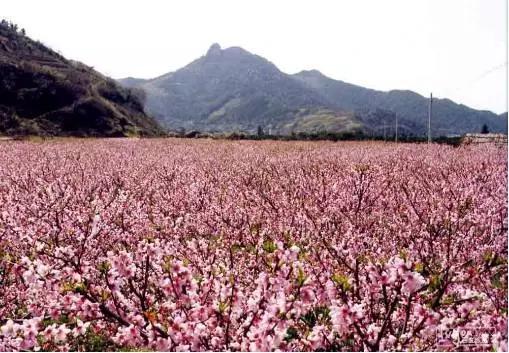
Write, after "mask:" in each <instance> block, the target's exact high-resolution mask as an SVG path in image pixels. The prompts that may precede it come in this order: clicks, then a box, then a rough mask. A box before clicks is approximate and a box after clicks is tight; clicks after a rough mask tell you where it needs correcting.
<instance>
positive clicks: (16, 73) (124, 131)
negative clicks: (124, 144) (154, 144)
mask: <svg viewBox="0 0 509 353" xmlns="http://www.w3.org/2000/svg"><path fill="white" fill-rule="evenodd" d="M143 95H144V94H143V92H141V91H139V90H133V89H128V88H124V87H122V86H121V85H119V84H118V83H117V82H116V81H114V80H112V79H110V78H107V77H105V76H103V75H101V74H100V73H98V72H97V71H94V70H93V69H92V68H90V67H87V66H85V65H84V64H81V63H79V62H75V61H71V60H67V59H66V58H64V57H63V56H62V55H60V54H58V53H56V52H54V51H53V50H51V49H49V48H47V47H46V46H44V45H43V44H41V43H39V42H36V41H33V40H31V39H30V38H28V37H27V36H26V35H25V31H24V30H21V31H18V28H17V26H16V25H13V24H10V23H8V22H6V21H5V20H3V21H1V22H0V135H1V134H6V135H45V136H133V135H136V136H139V135H141V136H153V135H159V134H161V133H162V129H161V128H160V127H159V125H158V123H157V122H156V121H155V120H154V119H152V118H150V117H148V116H147V115H146V114H145V112H144V107H143Z"/></svg>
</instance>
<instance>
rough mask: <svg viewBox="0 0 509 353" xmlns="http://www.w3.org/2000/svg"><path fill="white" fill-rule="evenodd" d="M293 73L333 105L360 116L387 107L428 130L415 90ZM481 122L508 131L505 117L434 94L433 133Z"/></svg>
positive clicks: (424, 106) (424, 101) (476, 127)
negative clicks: (380, 87)
mask: <svg viewBox="0 0 509 353" xmlns="http://www.w3.org/2000/svg"><path fill="white" fill-rule="evenodd" d="M293 77H295V78H296V79H297V80H299V81H300V82H303V83H305V84H306V85H308V87H310V88H312V89H313V90H315V91H316V92H318V93H320V95H322V96H323V97H324V98H326V99H327V100H328V102H330V104H332V105H333V107H334V108H337V109H343V110H347V111H353V112H356V113H357V114H359V115H362V116H365V115H366V114H367V115H369V114H372V113H373V112H374V111H376V110H385V111H390V112H393V113H395V114H396V115H398V116H399V117H401V118H403V119H405V121H406V122H407V123H409V124H412V125H413V127H414V129H415V131H414V133H415V134H424V133H425V132H426V131H427V130H426V129H427V121H428V104H429V99H428V98H427V97H423V96H421V95H419V94H417V93H415V92H412V91H402V90H393V91H389V92H382V91H376V90H372V89H368V88H364V87H360V86H356V85H352V84H349V83H346V82H343V81H339V80H333V79H331V78H329V77H327V76H325V75H323V74H322V73H320V72H319V71H317V70H310V71H301V72H299V73H298V74H295V75H293ZM483 124H486V125H487V126H488V127H489V129H490V131H494V132H495V131H496V132H505V133H506V132H507V118H505V119H504V118H503V117H502V116H498V115H496V114H494V113H492V112H489V111H480V110H475V109H472V108H469V107H467V106H465V105H463V104H456V103H454V102H453V101H451V100H449V99H437V98H433V115H432V122H431V129H432V133H433V135H435V136H440V135H448V134H463V133H467V132H478V131H481V128H482V126H483Z"/></svg>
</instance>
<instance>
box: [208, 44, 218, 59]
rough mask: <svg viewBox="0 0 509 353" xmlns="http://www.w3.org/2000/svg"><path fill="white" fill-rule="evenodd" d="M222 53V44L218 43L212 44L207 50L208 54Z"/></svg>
mask: <svg viewBox="0 0 509 353" xmlns="http://www.w3.org/2000/svg"><path fill="white" fill-rule="evenodd" d="M220 53H221V46H220V45H219V44H218V43H214V44H212V45H211V46H210V48H209V50H208V51H207V56H212V55H218V54H220Z"/></svg>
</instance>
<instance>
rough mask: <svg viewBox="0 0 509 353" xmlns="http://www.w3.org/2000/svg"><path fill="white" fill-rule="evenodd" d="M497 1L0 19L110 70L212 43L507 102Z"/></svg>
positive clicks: (18, 4)
mask: <svg viewBox="0 0 509 353" xmlns="http://www.w3.org/2000/svg"><path fill="white" fill-rule="evenodd" d="M506 6H507V0H412V1H409V0H336V1H332V0H330V1H325V0H308V1H296V0H288V1H282V0H278V1H274V0H272V1H269V0H256V1H255V0H249V1H239V0H236V1H234V0H214V1H212V0H203V1H197V0H191V1H190V0H186V1H184V0H174V1H162V0H161V1H156V0H143V1H131V0H118V1H113V0H110V1H107V0H86V1H85V0H83V1H68V0H44V1H41V0H2V1H1V3H0V17H1V18H7V19H8V20H11V21H14V22H16V23H18V24H19V25H20V26H21V27H24V28H25V29H26V31H27V34H28V35H29V36H31V37H33V38H35V39H38V40H40V41H42V42H43V43H45V44H47V45H49V46H50V47H52V48H53V49H55V50H58V51H59V52H61V53H62V54H64V55H65V56H67V57H69V58H72V59H76V60H80V61H83V62H84V63H86V64H88V65H90V66H93V67H95V68H96V69H97V70H99V71H101V72H102V73H104V74H107V75H109V76H112V77H114V78H121V77H126V76H133V77H142V78H150V77H155V76H159V75H161V74H163V73H166V72H169V71H174V70H176V69H178V68H180V67H182V66H184V65H186V64H187V63H189V62H190V61H192V60H194V59H196V58H198V57H199V56H201V55H204V53H205V52H206V51H207V49H208V47H209V46H210V45H211V44H212V43H214V42H218V43H219V44H220V45H221V46H222V47H223V48H224V47H229V46H241V47H243V48H244V49H246V50H249V51H251V52H253V53H256V54H258V55H261V56H263V57H265V58H267V59H268V60H270V61H272V62H273V63H274V64H276V65H277V66H278V67H279V68H280V69H281V70H282V71H284V72H287V73H296V72H298V71H300V70H303V69H318V70H320V71H321V72H323V73H324V74H326V75H328V76H330V77H332V78H335V79H340V80H343V81H346V82H350V83H354V84H359V85H362V86H366V87H370V88H375V89H380V90H390V89H411V90H414V91H416V92H418V93H420V94H423V95H426V96H427V95H429V92H430V91H433V93H434V95H436V96H440V97H449V98H451V99H452V100H454V101H456V102H459V103H464V104H466V105H469V106H471V107H474V108H477V109H487V110H492V111H495V112H497V113H501V112H503V111H507V10H506Z"/></svg>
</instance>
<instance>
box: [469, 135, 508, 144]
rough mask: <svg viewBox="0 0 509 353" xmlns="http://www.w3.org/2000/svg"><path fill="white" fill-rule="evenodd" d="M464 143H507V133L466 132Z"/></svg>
mask: <svg viewBox="0 0 509 353" xmlns="http://www.w3.org/2000/svg"><path fill="white" fill-rule="evenodd" d="M461 143H462V144H464V145H469V144H472V143H474V144H478V143H496V144H507V135H505V134H465V135H464V136H463V138H462V141H461Z"/></svg>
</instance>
